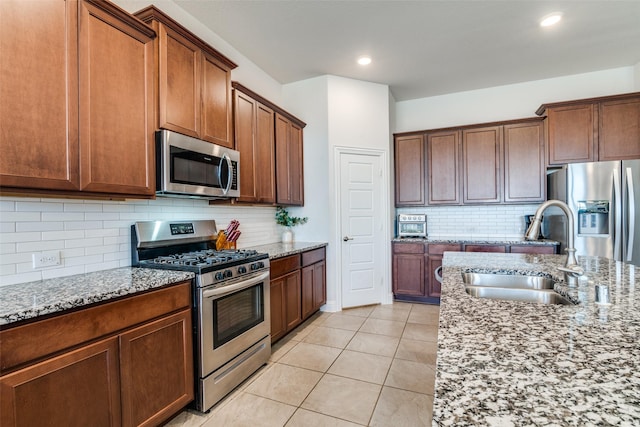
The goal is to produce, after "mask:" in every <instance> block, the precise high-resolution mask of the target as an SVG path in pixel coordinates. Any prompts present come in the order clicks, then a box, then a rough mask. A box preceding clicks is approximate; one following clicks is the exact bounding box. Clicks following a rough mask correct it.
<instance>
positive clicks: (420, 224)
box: [398, 214, 427, 238]
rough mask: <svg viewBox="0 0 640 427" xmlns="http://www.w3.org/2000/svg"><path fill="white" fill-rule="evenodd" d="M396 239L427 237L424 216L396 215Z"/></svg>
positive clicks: (425, 218) (425, 217)
mask: <svg viewBox="0 0 640 427" xmlns="http://www.w3.org/2000/svg"><path fill="white" fill-rule="evenodd" d="M398 237H424V238H426V237H427V216H426V215H425V214H398Z"/></svg>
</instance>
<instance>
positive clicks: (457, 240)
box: [392, 237, 560, 246]
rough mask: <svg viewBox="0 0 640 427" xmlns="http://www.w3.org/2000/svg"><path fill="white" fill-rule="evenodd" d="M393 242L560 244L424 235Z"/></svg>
mask: <svg viewBox="0 0 640 427" xmlns="http://www.w3.org/2000/svg"><path fill="white" fill-rule="evenodd" d="M392 242H407V243H415V242H418V243H420V242H422V243H433V244H438V243H454V244H455V243H459V244H462V243H470V244H474V245H529V246H555V245H559V244H560V243H559V242H557V241H556V240H549V239H540V240H525V239H524V238H522V239H511V240H505V239H500V238H496V239H489V238H485V239H462V238H451V239H445V238H439V237H427V238H426V239H425V238H423V237H395V238H393V240H392Z"/></svg>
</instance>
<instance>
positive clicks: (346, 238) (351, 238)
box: [342, 236, 353, 242]
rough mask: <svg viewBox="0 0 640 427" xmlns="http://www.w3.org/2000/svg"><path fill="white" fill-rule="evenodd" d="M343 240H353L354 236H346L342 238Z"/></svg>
mask: <svg viewBox="0 0 640 427" xmlns="http://www.w3.org/2000/svg"><path fill="white" fill-rule="evenodd" d="M342 240H344V241H345V242H346V241H349V240H353V237H349V236H344V237H343V238H342Z"/></svg>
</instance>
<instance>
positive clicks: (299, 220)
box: [276, 206, 309, 243]
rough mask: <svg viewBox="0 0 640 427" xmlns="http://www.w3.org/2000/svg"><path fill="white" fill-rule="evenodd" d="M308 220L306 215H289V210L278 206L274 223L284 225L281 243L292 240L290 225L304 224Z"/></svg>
mask: <svg viewBox="0 0 640 427" xmlns="http://www.w3.org/2000/svg"><path fill="white" fill-rule="evenodd" d="M307 221H309V218H308V217H306V216H305V217H304V218H303V217H298V216H291V215H289V211H287V209H286V208H283V207H281V206H278V207H277V208H276V224H278V225H282V226H283V227H286V229H285V230H284V232H283V233H282V243H291V242H293V230H292V229H291V228H292V227H295V226H296V225H302V224H306V223H307Z"/></svg>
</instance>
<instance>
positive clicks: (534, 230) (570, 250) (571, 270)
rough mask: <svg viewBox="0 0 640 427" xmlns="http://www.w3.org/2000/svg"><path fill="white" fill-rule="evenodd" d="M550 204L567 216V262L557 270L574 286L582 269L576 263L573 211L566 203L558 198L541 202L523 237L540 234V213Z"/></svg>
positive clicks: (530, 238) (568, 283) (535, 237)
mask: <svg viewBox="0 0 640 427" xmlns="http://www.w3.org/2000/svg"><path fill="white" fill-rule="evenodd" d="M550 206H557V207H559V208H560V209H562V211H563V212H564V214H565V215H566V216H567V221H568V227H569V229H568V230H567V235H568V239H567V248H566V249H565V252H567V262H566V263H565V265H564V267H559V268H558V270H560V271H562V272H563V273H564V281H565V283H566V284H567V285H569V286H576V285H577V284H578V277H580V276H582V275H583V274H584V270H583V269H582V267H580V265H578V261H577V260H576V248H575V244H574V235H573V233H574V226H573V224H574V222H575V218H574V217H573V212H571V209H569V206H567V204H566V203H564V202H562V201H560V200H547V201H546V202H544V203H542V204H541V205H540V206H539V207H538V209H537V210H536V214H535V216H534V218H533V221H532V222H531V225H530V226H529V229H528V230H527V232H526V233H525V235H524V237H525V239H527V240H536V239H537V238H538V236H539V235H540V226H541V225H542V213H543V212H544V211H545V210H546V209H547V208H548V207H550Z"/></svg>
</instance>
